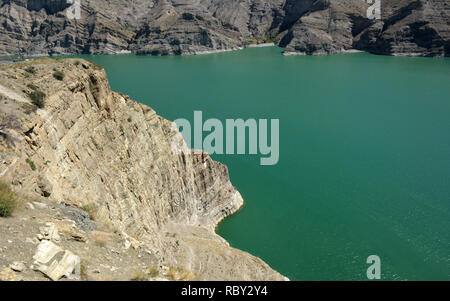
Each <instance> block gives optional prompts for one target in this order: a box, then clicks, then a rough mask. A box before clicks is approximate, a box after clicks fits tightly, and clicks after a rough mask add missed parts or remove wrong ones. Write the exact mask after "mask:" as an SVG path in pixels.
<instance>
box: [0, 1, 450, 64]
mask: <svg viewBox="0 0 450 301" xmlns="http://www.w3.org/2000/svg"><path fill="white" fill-rule="evenodd" d="M105 7H107V8H108V10H107V11H105ZM368 7H369V6H368V4H366V2H365V1H363V0H333V1H329V0H303V1H295V0H271V1H268V0H267V1H266V0H263V1H259V0H258V1H255V0H238V1H223V0H202V1H193V0H188V1H180V0H153V1H147V0H136V1H133V3H132V4H130V3H129V2H128V1H114V2H111V1H106V0H82V6H81V17H80V19H69V18H68V17H67V10H68V9H69V5H68V4H67V3H66V0H52V1H50V3H48V2H45V1H37V0H2V1H0V23H1V24H2V26H1V27H0V56H14V55H19V54H20V55H26V56H32V55H37V54H40V55H44V56H48V55H61V54H117V53H124V52H127V53H130V52H132V53H136V54H141V55H158V56H159V55H186V54H202V53H212V52H217V51H230V50H233V49H241V48H243V47H247V46H248V45H254V44H265V43H274V44H276V45H278V46H281V47H283V48H286V53H288V54H290V53H304V54H307V55H324V54H333V53H341V52H346V51H349V50H352V49H356V50H359V51H366V52H370V53H374V54H383V55H396V54H402V55H413V56H429V57H443V56H446V57H448V56H449V55H450V26H449V23H448V20H449V19H450V3H449V2H448V1H445V0H415V1H408V0H392V1H383V3H382V11H381V20H370V19H368V18H367V9H368Z"/></svg>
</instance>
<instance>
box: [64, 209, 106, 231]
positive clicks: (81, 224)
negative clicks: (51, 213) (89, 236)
mask: <svg viewBox="0 0 450 301" xmlns="http://www.w3.org/2000/svg"><path fill="white" fill-rule="evenodd" d="M59 208H60V210H61V211H62V213H63V214H64V215H65V216H67V217H68V218H70V219H71V220H73V221H75V223H76V225H77V227H78V229H81V230H83V231H85V232H88V231H92V230H97V223H96V222H94V221H93V220H91V218H90V217H89V214H88V213H87V212H86V211H83V210H79V209H76V208H73V207H69V206H67V205H65V204H61V205H60V206H59Z"/></svg>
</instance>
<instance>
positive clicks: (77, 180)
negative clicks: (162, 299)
mask: <svg viewBox="0 0 450 301" xmlns="http://www.w3.org/2000/svg"><path fill="white" fill-rule="evenodd" d="M55 70H56V71H59V72H62V73H63V74H65V76H64V77H63V79H62V80H61V78H59V79H60V80H58V79H56V78H55V76H54V72H56V71H55ZM37 91H40V92H43V93H45V107H44V108H42V109H38V108H37V107H35V106H34V105H32V104H30V100H29V98H28V95H32V94H33V92H37ZM0 95H1V96H2V99H1V102H2V105H1V106H0V134H1V135H0V179H1V180H2V181H4V182H6V183H8V184H11V187H12V188H13V189H14V190H15V191H17V192H20V193H21V194H22V195H25V196H27V197H28V198H29V199H41V200H50V201H53V202H56V203H60V204H71V205H74V206H78V207H81V206H88V205H89V206H93V207H95V208H96V217H97V220H98V221H99V222H101V223H102V224H104V225H108V227H109V228H110V229H112V231H114V232H115V233H121V234H122V235H123V236H124V237H127V241H128V244H130V242H131V243H132V244H142V245H145V246H146V247H147V248H148V249H149V250H151V252H152V254H155V256H157V258H158V259H159V261H160V262H161V264H164V265H170V266H175V267H180V268H182V269H184V270H188V271H191V272H192V273H194V274H195V275H198V277H199V279H200V280H201V279H209V280H263V279H264V280H282V279H284V277H282V276H281V275H280V274H278V273H277V272H275V271H273V270H272V269H270V268H269V266H267V264H265V263H264V262H262V261H261V260H260V259H258V258H255V257H253V256H251V255H250V254H247V253H245V252H242V251H239V250H236V249H233V248H231V247H229V245H228V244H227V243H226V242H225V241H224V240H223V239H222V238H220V237H219V236H218V235H216V234H215V232H214V230H215V227H216V225H217V223H218V222H219V221H221V220H222V219H223V218H225V217H227V216H229V215H230V214H232V213H234V212H235V211H236V210H238V209H239V208H240V207H241V206H242V204H243V200H242V197H241V195H240V194H239V192H238V191H236V189H235V188H234V187H233V186H232V184H231V183H230V181H229V177H228V170H227V168H226V167H225V166H224V165H222V164H220V163H218V162H215V161H213V160H212V159H211V158H210V157H209V156H208V155H207V154H204V153H201V154H197V153H194V152H190V153H182V154H177V153H176V152H173V149H174V148H173V147H174V141H177V138H179V137H180V133H179V132H178V131H177V129H176V126H175V125H174V124H173V123H172V122H169V121H167V120H165V119H164V118H162V117H160V116H158V115H157V114H156V113H155V112H154V111H153V110H152V109H151V108H149V107H147V106H145V105H142V104H139V103H137V102H134V101H132V100H130V99H129V98H128V97H127V96H126V95H122V94H120V93H116V92H112V91H111V90H110V87H109V83H108V80H107V78H106V75H105V72H104V71H103V70H102V69H101V68H99V67H98V66H95V65H93V64H91V63H89V62H86V61H83V60H75V59H69V60H57V61H55V60H48V59H39V60H34V61H31V62H30V63H26V64H25V65H15V66H11V67H9V68H5V69H4V70H0ZM42 183H45V185H42ZM44 190H45V192H46V193H43V192H44ZM66 211H67V210H66ZM47 230H48V229H47ZM47 232H51V231H50V230H48V231H47Z"/></svg>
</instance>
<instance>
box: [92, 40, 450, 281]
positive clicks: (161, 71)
mask: <svg viewBox="0 0 450 301" xmlns="http://www.w3.org/2000/svg"><path fill="white" fill-rule="evenodd" d="M87 58H89V59H91V60H93V61H95V62H96V63H98V64H101V65H103V66H104V67H105V69H106V71H107V73H108V76H109V79H110V82H111V86H112V88H113V89H114V90H117V91H121V92H124V93H126V94H129V95H130V96H131V97H132V98H133V99H135V100H138V101H140V102H143V103H145V104H147V105H149V106H151V107H152V108H154V109H155V110H156V111H157V112H158V113H159V114H160V115H162V116H164V117H166V118H168V119H170V120H175V119H178V118H187V119H189V120H192V119H193V111H194V110H201V111H203V115H204V118H205V119H207V118H218V119H221V120H225V119H226V118H231V119H238V118H243V119H248V118H255V119H262V118H268V119H272V118H277V119H280V161H279V164H278V165H275V166H260V165H259V159H260V156H238V155H234V156H227V155H220V156H217V155H215V156H213V157H214V159H216V160H219V161H221V162H223V163H225V164H226V165H227V166H228V167H229V169H230V176H231V180H232V182H233V184H234V185H235V186H236V187H237V188H238V189H239V191H240V192H241V193H242V195H243V197H244V199H245V201H246V205H245V207H244V209H243V210H242V211H240V212H239V213H238V214H236V215H234V216H232V217H231V218H229V219H227V220H226V221H224V222H223V223H222V224H221V225H220V227H219V229H218V233H219V234H220V235H222V236H223V237H224V238H226V239H227V240H228V241H229V242H230V244H231V245H232V246H234V247H236V248H239V249H242V250H245V251H248V252H250V253H252V254H254V255H256V256H259V257H261V258H262V259H264V260H265V261H266V262H267V263H268V264H269V265H271V266H272V267H273V268H274V269H276V270H278V271H279V272H281V273H282V274H284V275H286V276H288V277H289V278H290V279H293V280H364V279H367V278H366V269H367V268H368V266H369V265H368V264H366V259H367V257H368V256H369V255H378V256H380V258H381V269H382V279H385V280H406V279H407V280H450V231H449V230H450V60H449V59H427V58H396V57H383V56H374V55H369V54H364V53H359V54H346V55H333V56H323V57H283V56H282V55H281V49H280V48H276V47H270V48H262V49H246V50H243V51H237V52H231V53H222V54H213V55H204V56H189V57H137V56H134V55H120V56H88V57H87Z"/></svg>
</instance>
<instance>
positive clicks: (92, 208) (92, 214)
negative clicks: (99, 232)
mask: <svg viewBox="0 0 450 301" xmlns="http://www.w3.org/2000/svg"><path fill="white" fill-rule="evenodd" d="M80 209H81V210H83V211H85V212H86V213H87V214H89V218H90V219H91V220H93V221H95V219H96V215H97V206H96V205H95V204H87V205H83V206H81V207H80Z"/></svg>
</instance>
